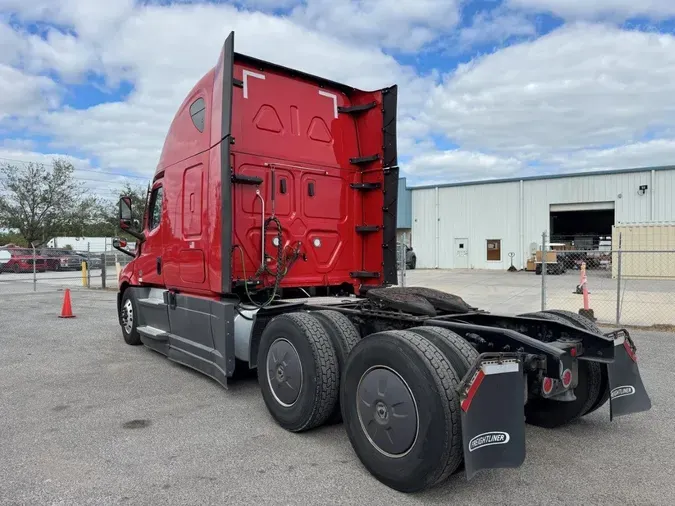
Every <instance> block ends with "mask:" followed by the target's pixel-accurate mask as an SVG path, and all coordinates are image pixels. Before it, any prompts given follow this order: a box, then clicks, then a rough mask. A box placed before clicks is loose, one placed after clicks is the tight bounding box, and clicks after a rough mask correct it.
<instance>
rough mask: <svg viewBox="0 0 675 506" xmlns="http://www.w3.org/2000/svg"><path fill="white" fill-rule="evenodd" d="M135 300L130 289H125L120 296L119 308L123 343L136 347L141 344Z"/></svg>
mask: <svg viewBox="0 0 675 506" xmlns="http://www.w3.org/2000/svg"><path fill="white" fill-rule="evenodd" d="M136 308H137V306H136V298H135V297H134V294H133V293H132V291H131V289H130V288H127V289H126V290H125V291H124V295H122V304H121V306H120V324H121V325H122V335H123V336H124V342H125V343H127V344H128V345H131V346H138V345H139V344H142V343H141V335H140V334H139V333H138V330H137V328H138V323H137V321H138V311H137V309H136Z"/></svg>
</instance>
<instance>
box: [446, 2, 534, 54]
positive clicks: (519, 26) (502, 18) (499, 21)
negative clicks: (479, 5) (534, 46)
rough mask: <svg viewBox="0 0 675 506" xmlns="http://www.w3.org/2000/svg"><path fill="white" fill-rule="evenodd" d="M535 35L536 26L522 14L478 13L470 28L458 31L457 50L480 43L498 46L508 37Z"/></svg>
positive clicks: (494, 11)
mask: <svg viewBox="0 0 675 506" xmlns="http://www.w3.org/2000/svg"><path fill="white" fill-rule="evenodd" d="M536 34H537V28H536V26H535V25H534V23H533V22H532V21H530V20H529V19H528V18H527V16H525V15H524V14H522V13H516V12H509V11H505V10H503V9H495V10H493V11H486V12H481V13H478V14H477V15H476V16H475V17H474V18H473V20H472V22H471V25H470V26H468V27H466V28H462V29H461V30H460V32H459V35H458V37H457V39H458V45H459V48H460V49H466V48H470V47H472V46H475V45H478V44H482V43H488V42H494V43H498V44H499V43H503V42H504V41H506V40H507V39H508V38H510V37H532V36H534V35H536Z"/></svg>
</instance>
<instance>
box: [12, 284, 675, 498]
mask: <svg viewBox="0 0 675 506" xmlns="http://www.w3.org/2000/svg"><path fill="white" fill-rule="evenodd" d="M62 300H63V292H62V291H59V290H57V289H55V288H54V289H52V290H47V291H39V292H37V293H33V292H30V291H26V290H24V289H23V287H19V288H15V289H12V287H11V285H10V284H7V285H3V286H1V287H0V476H2V479H0V504H3V505H5V504H7V505H14V504H17V505H18V504H20V505H24V504H25V505H42V504H59V505H61V504H64V505H71V504H73V505H74V504H77V505H88V504H96V505H98V504H134V505H137V504H138V505H144V504H147V505H159V504H162V505H173V504H181V505H182V504H195V505H206V504H242V505H243V504H255V505H261V504H298V505H309V504H321V505H333V504H336V505H337V504H354V505H367V504H371V505H396V504H458V505H463V504H466V505H490V506H496V505H504V504H509V505H510V504H514V505H516V504H517V505H523V504H527V505H548V504H556V505H557V504H560V505H562V504H564V505H576V504H579V505H581V504H584V505H588V504H620V505H627V504H636V505H650V504H658V505H672V504H675V480H674V479H673V476H675V450H674V448H675V436H674V433H673V420H675V400H674V396H673V392H674V391H675V389H674V388H673V387H674V386H675V375H674V374H673V366H672V364H671V360H673V358H672V357H675V335H674V334H670V333H660V332H637V331H633V332H632V335H633V336H634V338H635V341H636V344H637V346H638V355H639V360H640V362H639V363H640V368H641V372H642V377H643V380H644V382H645V384H646V386H647V389H648V392H649V394H650V396H651V398H652V403H653V408H652V410H651V411H649V412H647V413H641V414H638V415H632V416H628V417H623V418H619V419H615V420H614V421H613V422H610V420H609V410H608V407H607V406H605V407H603V408H602V409H600V410H599V411H597V412H595V413H593V414H592V415H589V416H588V417H585V418H584V419H582V420H581V421H578V422H576V423H573V424H571V425H569V426H567V427H564V428H562V429H557V430H544V429H538V428H535V427H528V428H527V458H526V461H525V464H524V465H523V466H522V467H520V468H518V469H500V470H494V471H485V472H482V473H480V474H479V475H477V476H476V477H475V478H474V479H472V480H471V481H469V482H467V481H466V479H465V478H464V476H463V475H462V474H457V475H455V476H453V477H452V478H451V479H450V480H449V481H448V482H446V483H444V484H443V485H441V486H439V487H436V488H434V489H432V490H430V491H428V492H425V493H422V494H417V495H405V494H400V493H398V492H395V491H393V490H391V489H389V488H387V487H385V486H384V485H381V484H380V483H379V482H378V481H376V480H375V479H374V478H372V477H371V476H370V475H369V474H368V472H367V471H366V470H365V469H364V468H363V466H362V465H361V464H360V462H359V460H358V459H357V458H356V456H355V454H354V452H353V451H352V448H351V446H350V444H349V441H348V439H347V436H346V434H345V432H344V430H343V427H342V426H341V425H337V426H332V427H324V428H321V429H318V430H314V431H312V432H309V433H304V434H291V433H289V432H286V431H284V430H282V429H281V428H280V427H278V426H277V425H276V424H275V423H274V422H273V421H272V419H271V418H270V417H269V415H268V414H267V411H266V409H265V406H264V404H263V401H262V398H261V396H260V395H259V391H258V386H257V382H256V380H255V377H251V378H248V379H243V380H241V381H239V382H237V383H236V384H235V385H233V386H232V387H231V388H230V389H229V390H225V389H224V388H222V387H221V386H219V385H218V384H216V383H215V382H214V381H212V380H210V379H208V378H206V377H204V376H201V375H200V374H198V373H196V372H193V371H192V370H190V369H188V368H185V367H182V366H179V365H176V364H173V363H172V362H170V361H168V360H167V359H166V358H164V357H162V356H161V355H158V354H156V353H154V352H152V351H150V350H148V349H146V348H143V347H131V346H127V345H126V344H125V343H124V341H123V340H122V336H121V333H120V329H119V326H118V324H117V321H116V315H115V303H114V300H115V293H114V292H111V291H109V292H105V291H101V290H83V289H74V290H73V291H72V303H73V310H74V313H75V315H76V318H73V319H59V318H58V317H57V316H58V314H59V311H60V309H61V303H62Z"/></svg>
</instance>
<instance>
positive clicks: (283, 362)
mask: <svg viewBox="0 0 675 506" xmlns="http://www.w3.org/2000/svg"><path fill="white" fill-rule="evenodd" d="M267 382H268V383H269V386H270V390H271V391H272V395H273V396H274V398H275V399H276V401H277V402H278V403H279V404H281V405H282V406H284V407H287V408H289V407H291V406H293V404H295V402H296V401H297V400H298V397H299V395H300V389H301V388H302V364H301V363H300V355H298V351H297V350H296V349H295V346H293V345H292V344H291V343H290V341H288V340H286V339H277V340H276V341H274V342H273V343H272V346H270V349H269V350H268V351H267Z"/></svg>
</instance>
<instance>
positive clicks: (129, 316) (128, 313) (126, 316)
mask: <svg viewBox="0 0 675 506" xmlns="http://www.w3.org/2000/svg"><path fill="white" fill-rule="evenodd" d="M122 325H123V326H124V330H125V331H126V333H127V334H131V329H132V328H133V326H134V306H133V304H132V303H131V299H127V301H126V302H125V303H124V308H123V309H122Z"/></svg>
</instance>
